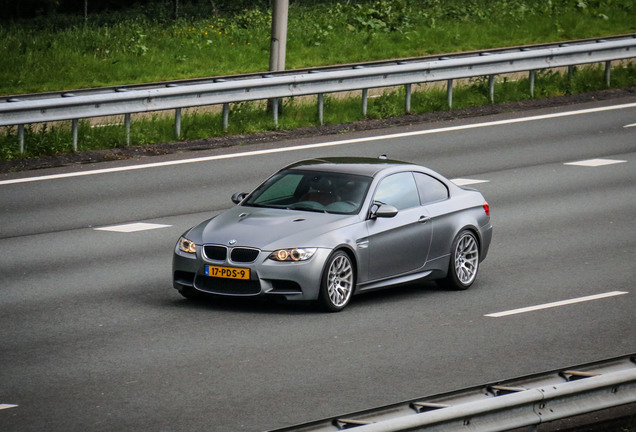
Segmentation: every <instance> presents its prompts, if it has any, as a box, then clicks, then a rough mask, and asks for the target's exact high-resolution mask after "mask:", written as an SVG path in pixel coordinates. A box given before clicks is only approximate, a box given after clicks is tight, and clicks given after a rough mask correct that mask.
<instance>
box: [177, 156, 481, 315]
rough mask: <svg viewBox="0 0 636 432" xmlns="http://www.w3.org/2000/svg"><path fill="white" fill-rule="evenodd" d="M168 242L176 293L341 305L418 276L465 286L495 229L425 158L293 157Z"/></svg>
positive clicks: (474, 195)
mask: <svg viewBox="0 0 636 432" xmlns="http://www.w3.org/2000/svg"><path fill="white" fill-rule="evenodd" d="M232 201H233V202H234V203H235V204H237V205H236V206H234V207H232V208H230V209H229V210H227V211H225V212H223V213H221V214H219V215H217V216H215V217H213V218H211V219H208V220H206V221H204V222H202V223H200V224H199V225H197V226H195V227H193V228H191V229H189V230H188V231H187V232H185V233H184V234H183V236H181V238H180V239H179V241H178V242H177V244H176V247H175V250H174V257H173V264H172V268H173V272H172V274H173V285H174V288H176V289H177V290H178V291H179V292H180V293H181V294H182V295H183V296H184V297H186V298H195V297H201V296H204V295H206V294H214V295H222V296H271V297H277V298H280V299H286V300H311V301H317V302H319V303H320V304H321V305H322V306H323V307H324V308H325V309H326V310H327V311H340V310H342V309H343V308H344V307H345V306H347V304H348V303H349V301H350V300H351V297H352V296H353V295H354V294H358V293H361V292H365V291H370V290H374V289H377V288H385V287H390V286H395V285H398V284H404V283H407V282H413V281H417V280H423V279H429V280H436V281H437V282H438V283H439V284H441V285H443V286H445V287H448V288H450V289H455V290H464V289H467V288H468V287H470V286H471V285H472V284H473V282H474V281H475V278H476V277H477V271H478V269H479V263H480V262H481V261H482V260H483V259H484V258H485V257H486V254H487V253H488V248H489V246H490V240H491V237H492V225H491V222H490V209H489V206H488V203H487V202H486V200H485V199H484V197H483V196H482V195H481V193H479V192H477V191H476V190H472V189H468V188H462V187H459V186H457V185H455V184H454V183H452V182H451V181H450V180H448V179H446V178H444V177H443V176H441V175H440V174H438V173H436V172H434V171H432V170H430V169H428V168H424V167H422V166H418V165H413V164H409V163H405V162H399V161H394V160H389V159H386V158H384V157H382V158H379V159H371V158H324V159H311V160H304V161H300V162H296V163H294V164H292V165H289V166H287V167H285V168H283V169H281V170H280V171H278V172H277V173H275V174H274V175H272V176H271V177H270V178H268V179H267V180H266V181H265V182H263V183H262V184H261V185H260V186H258V187H257V188H256V189H255V190H254V191H253V192H251V193H236V194H234V195H233V196H232Z"/></svg>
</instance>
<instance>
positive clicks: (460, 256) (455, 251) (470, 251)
mask: <svg viewBox="0 0 636 432" xmlns="http://www.w3.org/2000/svg"><path fill="white" fill-rule="evenodd" d="M478 269H479V242H478V241H477V237H476V236H475V234H473V233H472V232H471V231H468V230H464V231H462V232H460V233H459V234H458V235H457V237H455V240H453V244H452V246H451V256H450V263H449V265H448V275H447V276H446V279H441V280H440V281H438V283H439V284H440V285H442V286H444V287H446V288H450V289H455V290H465V289H468V288H469V287H470V286H471V285H472V284H473V282H475V278H476V277H477V270H478Z"/></svg>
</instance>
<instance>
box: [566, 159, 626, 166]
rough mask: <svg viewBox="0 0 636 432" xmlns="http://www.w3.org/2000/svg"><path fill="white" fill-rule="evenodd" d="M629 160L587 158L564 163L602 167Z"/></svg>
mask: <svg viewBox="0 0 636 432" xmlns="http://www.w3.org/2000/svg"><path fill="white" fill-rule="evenodd" d="M625 162H627V161H624V160H616V159H587V160H582V161H577V162H567V163H564V164H563V165H572V166H584V167H600V166H605V165H614V164H619V163H625Z"/></svg>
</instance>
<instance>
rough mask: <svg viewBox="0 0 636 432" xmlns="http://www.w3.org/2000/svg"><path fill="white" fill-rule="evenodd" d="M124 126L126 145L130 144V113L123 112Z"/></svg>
mask: <svg viewBox="0 0 636 432" xmlns="http://www.w3.org/2000/svg"><path fill="white" fill-rule="evenodd" d="M124 127H125V128H126V146H129V145H130V113H127V114H124Z"/></svg>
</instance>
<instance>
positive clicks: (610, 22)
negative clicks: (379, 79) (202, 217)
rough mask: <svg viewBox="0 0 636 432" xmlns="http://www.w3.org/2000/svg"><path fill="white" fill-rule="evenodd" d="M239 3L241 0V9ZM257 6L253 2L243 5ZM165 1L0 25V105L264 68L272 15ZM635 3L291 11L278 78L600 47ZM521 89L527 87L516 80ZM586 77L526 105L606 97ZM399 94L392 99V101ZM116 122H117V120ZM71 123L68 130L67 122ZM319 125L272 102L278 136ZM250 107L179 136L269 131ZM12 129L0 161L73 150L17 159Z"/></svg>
mask: <svg viewBox="0 0 636 432" xmlns="http://www.w3.org/2000/svg"><path fill="white" fill-rule="evenodd" d="M247 3H249V2H247ZM257 3H258V4H260V2H255V3H254V4H257ZM170 4H172V3H171V2H166V3H163V4H162V3H151V4H146V5H145V6H143V7H142V6H139V7H137V8H136V9H129V10H126V11H125V12H112V13H102V14H100V15H95V16H89V19H88V22H86V23H85V22H84V19H83V17H80V16H62V15H56V16H54V17H50V16H48V17H45V19H44V18H42V17H40V18H38V19H32V20H28V21H12V22H1V21H0V94H4V95H10V94H20V93H32V92H40V91H52V90H63V89H76V88H84V87H95V86H105V85H117V84H131V83H140V82H151V81H160V80H171V79H179V78H191V77H202V76H218V75H227V74H234V73H246V72H255V71H263V70H266V69H267V67H268V62H269V32H270V23H271V11H267V10H266V9H264V8H263V6H261V7H260V9H259V8H256V7H255V8H253V9H242V10H238V11H233V12H232V13H222V12H219V11H218V10H216V9H214V2H201V3H196V2H192V3H186V4H184V7H183V8H182V10H181V13H180V18H179V19H177V20H174V19H173V18H172V9H171V7H170ZM634 16H636V0H627V1H619V0H589V1H584V0H562V1H558V0H552V1H541V2H536V1H531V0H525V1H524V0H419V1H415V0H410V1H409V0H369V1H360V2H350V1H341V2H335V1H322V2H320V1H304V2H302V1H299V2H291V5H290V11H289V30H288V45H287V68H288V69H292V68H300V67H309V66H319V65H328V64H338V63H352V62H361V61H369V60H377V59H387V58H399V57H414V56H422V55H427V54H433V53H450V52H457V51H465V50H473V49H485V48H493V47H503V46H511V45H520V44H532V43H540V42H554V41H561V40H570V39H579V38H587V37H600V36H609V35H613V34H622V33H631V32H635V31H636V21H635V20H634ZM526 78H527V77H526ZM635 84H636V72H635V69H634V66H633V65H629V64H622V65H616V67H615V68H614V70H613V71H612V86H613V87H629V86H633V85H635ZM604 86H605V83H604V78H603V70H602V69H601V68H599V67H597V66H593V67H591V68H585V69H581V70H579V71H578V73H577V74H575V76H574V77H573V79H572V80H569V79H568V77H567V76H563V75H561V74H559V73H557V72H554V71H543V72H540V73H539V74H538V75H537V78H536V83H535V97H546V96H555V95H562V94H566V93H577V92H585V91H591V90H597V89H602V88H604ZM528 88H529V84H528V80H527V79H520V80H518V81H512V80H510V79H508V78H499V79H498V80H497V84H496V88H495V102H497V103H499V102H506V101H512V100H522V99H527V98H529V97H530V95H529V91H528ZM401 92H402V93H403V90H401ZM488 103H490V101H489V98H488V83H487V79H475V80H471V82H470V83H468V85H462V86H461V87H458V88H456V89H455V92H454V102H453V107H454V108H461V107H466V106H477V105H483V104H488ZM360 104H361V101H360V98H359V97H358V98H355V97H354V98H351V99H345V100H342V99H340V98H337V97H336V96H335V95H327V96H326V97H325V110H324V114H325V118H324V121H325V123H342V122H348V121H357V120H361V119H362V114H361V109H360ZM441 109H447V107H446V92H445V90H444V89H443V88H442V89H428V90H427V91H425V92H417V89H416V88H414V93H413V99H412V110H411V111H412V112H413V113H421V112H429V111H435V110H441ZM403 110H404V95H403V94H400V91H398V92H397V93H393V94H391V93H385V94H383V95H380V96H379V97H376V98H372V99H369V107H368V112H367V117H368V118H379V117H387V116H396V115H402V114H403ZM116 121H119V120H116ZM69 123H70V122H69ZM316 123H317V113H316V106H315V104H314V103H313V101H312V103H310V104H307V103H301V102H300V101H298V100H294V99H289V100H285V101H284V109H283V115H282V116H281V117H280V119H279V125H278V127H279V128H283V129H288V128H297V127H302V126H310V125H315V124H316ZM274 128H275V126H274V124H273V121H272V118H271V115H269V114H267V113H266V112H265V110H264V109H263V107H262V104H259V103H242V104H237V105H234V106H232V107H231V110H230V122H229V130H228V131H227V132H225V131H223V129H222V120H221V114H220V113H217V112H214V111H212V112H193V111H191V110H188V112H187V113H186V112H185V111H184V116H183V119H182V129H181V131H182V133H181V139H185V140H190V139H196V138H205V137H210V136H220V135H225V134H233V133H246V132H254V131H262V130H271V129H274ZM123 129H124V128H123V127H122V126H121V125H113V126H103V127H94V125H91V123H90V122H89V121H80V128H79V143H80V150H90V149H96V148H113V147H120V146H122V145H125V142H126V136H125V131H124V130H123ZM16 134H17V131H16V129H15V128H4V133H0V160H10V159H15V158H19V157H33V156H38V155H49V154H57V153H63V152H69V151H72V144H71V142H72V138H71V132H70V124H65V123H64V124H55V125H53V124H51V125H46V126H44V127H43V126H39V125H35V126H27V127H26V128H25V142H26V143H27V145H26V152H25V155H23V156H22V155H20V154H19V149H18V148H17V147H18V146H17V144H16V143H17V136H16ZM130 140H131V142H130V144H131V145H144V144H151V143H159V142H166V141H173V140H175V136H174V126H173V119H172V118H170V117H168V118H166V117H162V116H159V115H153V116H133V125H132V129H131V137H130Z"/></svg>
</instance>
